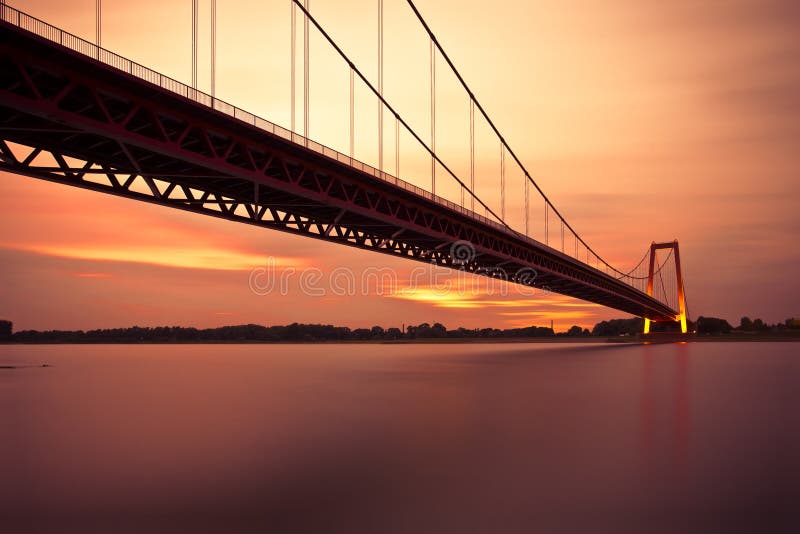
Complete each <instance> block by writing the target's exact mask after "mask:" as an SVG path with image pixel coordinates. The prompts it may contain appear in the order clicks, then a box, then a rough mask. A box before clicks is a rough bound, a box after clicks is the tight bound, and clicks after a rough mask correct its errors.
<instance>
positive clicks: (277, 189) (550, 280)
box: [0, 22, 676, 321]
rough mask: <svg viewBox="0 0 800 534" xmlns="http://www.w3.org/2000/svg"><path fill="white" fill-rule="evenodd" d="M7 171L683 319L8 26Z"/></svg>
mask: <svg viewBox="0 0 800 534" xmlns="http://www.w3.org/2000/svg"><path fill="white" fill-rule="evenodd" d="M20 145H23V146H20ZM0 170H5V171H8V172H13V173H18V174H23V175H27V176H31V177H35V178H40V179H44V180H49V181H53V182H57V183H61V184H65V185H71V186H76V187H81V188H85V189H90V190H93V191H98V192H104V193H109V194H113V195H117V196H121V197H126V198H131V199H136V200H142V201H146V202H151V203H156V204H161V205H164V206H169V207H173V208H179V209H182V210H187V211H192V212H195V213H202V214H205V215H212V216H215V217H220V218H224V219H228V220H232V221H238V222H244V223H248V224H252V225H257V226H262V227H266V228H272V229H276V230H281V231H284V232H290V233H294V234H300V235H305V236H308V237H313V238H315V239H322V240H326V241H331V242H335V243H341V244H345V245H349V246H353V247H358V248H361V249H366V250H373V251H376V252H381V253H383V254H389V255H392V256H399V257H403V258H408V259H413V260H417V261H422V262H426V263H435V264H438V265H442V266H447V267H452V268H459V269H466V270H467V271H471V272H475V273H477V274H482V275H487V276H503V277H506V276H507V277H508V278H509V279H511V280H512V281H517V282H518V283H525V284H527V285H531V286H534V287H539V288H545V289H547V290H548V291H553V292H556V293H562V294H564V295H569V296H572V297H577V298H579V299H583V300H587V301H591V302H595V303H598V304H601V305H604V306H608V307H611V308H616V309H618V310H622V311H625V312H628V313H631V314H633V315H638V316H643V317H647V318H649V319H651V320H655V321H672V320H675V317H676V312H675V311H674V310H671V309H670V308H669V307H667V306H665V305H664V304H662V303H661V302H659V301H657V300H656V299H654V298H652V297H649V296H647V295H646V294H644V293H643V292H641V291H639V290H637V289H635V288H632V287H630V286H628V285H627V284H625V283H623V282H621V281H619V280H616V279H615V278H613V277H611V276H608V275H606V274H605V273H603V272H601V271H599V270H597V269H595V268H593V267H591V266H589V265H586V264H584V263H582V262H580V261H578V260H576V259H574V258H571V257H569V256H567V255H565V254H562V253H561V252H558V251H556V250H554V249H552V248H550V247H547V246H545V245H543V244H541V243H538V242H536V241H533V240H530V239H527V238H525V237H523V236H519V235H517V234H514V233H512V232H510V231H508V230H505V229H503V228H499V227H497V226H495V225H492V224H490V223H488V222H484V221H481V220H478V219H476V218H474V217H471V216H469V215H468V214H466V213H462V212H460V211H459V210H457V209H451V208H450V207H448V206H444V205H442V204H441V203H440V202H437V201H435V200H433V199H431V198H426V196H424V195H423V194H418V192H415V191H413V190H410V188H409V187H408V186H406V185H404V183H402V182H399V181H398V182H397V183H392V182H390V181H387V180H383V179H380V178H376V177H375V176H372V175H371V174H368V173H366V172H363V171H361V170H359V169H357V168H354V167H352V166H351V165H349V164H348V163H347V162H342V161H339V160H338V159H335V158H332V157H328V156H326V155H323V154H320V153H318V152H316V151H314V150H310V149H309V148H306V147H305V146H303V145H302V144H297V143H294V142H291V141H289V140H287V139H284V138H283V137H280V136H278V135H273V134H271V133H269V132H266V131H264V130H262V129H259V128H256V127H254V126H251V125H250V124H247V123H245V122H242V121H239V120H237V119H234V118H232V117H230V116H228V115H226V114H224V113H221V112H219V111H215V110H214V109H212V108H209V107H207V106H203V105H201V104H198V103H196V102H194V101H192V100H190V99H187V98H185V97H183V96H180V95H177V94H174V93H172V92H169V91H166V90H164V89H162V88H160V87H158V86H156V85H153V84H151V83H148V82H146V81H144V80H141V79H139V78H136V77H134V76H131V75H129V74H127V73H125V72H122V71H119V70H117V69H114V68H112V67H109V66H107V65H104V64H103V63H100V62H98V61H96V60H94V59H92V58H90V57H87V56H84V55H81V54H78V53H76V52H73V51H71V50H69V49H66V48H63V47H61V46H59V45H57V44H54V43H51V42H50V41H47V40H45V39H42V38H39V37H37V36H35V35H33V34H30V33H28V32H26V31H24V30H20V29H18V28H16V27H14V26H11V25H8V24H6V23H3V22H0ZM98 222H100V221H98ZM456 241H467V242H469V243H471V244H472V246H473V247H474V249H475V251H476V254H477V255H476V256H475V258H474V259H472V260H471V261H468V262H467V263H461V262H459V261H458V259H457V258H453V257H451V245H452V244H453V243H454V242H456ZM532 270H535V272H536V276H530V275H531V273H532Z"/></svg>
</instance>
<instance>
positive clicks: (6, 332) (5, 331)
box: [0, 319, 14, 341]
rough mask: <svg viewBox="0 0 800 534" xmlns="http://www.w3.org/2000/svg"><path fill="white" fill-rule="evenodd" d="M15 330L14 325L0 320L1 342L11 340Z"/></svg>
mask: <svg viewBox="0 0 800 534" xmlns="http://www.w3.org/2000/svg"><path fill="white" fill-rule="evenodd" d="M13 330H14V323H12V322H11V321H5V320H2V319H0V341H8V340H9V339H11V333H12V332H13Z"/></svg>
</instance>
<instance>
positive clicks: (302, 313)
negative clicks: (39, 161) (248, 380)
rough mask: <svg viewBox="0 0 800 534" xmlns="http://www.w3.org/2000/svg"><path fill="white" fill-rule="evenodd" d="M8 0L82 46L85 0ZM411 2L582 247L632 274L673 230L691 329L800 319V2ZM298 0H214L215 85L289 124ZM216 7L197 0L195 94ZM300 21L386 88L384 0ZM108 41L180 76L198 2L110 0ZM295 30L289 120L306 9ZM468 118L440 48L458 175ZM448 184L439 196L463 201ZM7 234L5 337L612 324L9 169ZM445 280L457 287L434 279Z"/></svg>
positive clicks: (387, 262) (486, 152)
mask: <svg viewBox="0 0 800 534" xmlns="http://www.w3.org/2000/svg"><path fill="white" fill-rule="evenodd" d="M8 3H9V4H10V5H12V6H14V7H16V8H18V9H21V10H22V11H25V12H27V13H29V14H31V15H33V16H36V17H39V18H42V19H44V20H45V21H48V22H50V23H52V24H54V25H56V26H59V27H61V28H63V29H65V30H68V31H70V32H72V33H76V34H78V35H80V36H82V37H84V38H86V39H88V40H94V24H95V19H94V12H95V11H94V5H95V2H94V0H59V1H53V0H51V1H43V0H27V1H16V2H8ZM416 4H417V6H418V7H419V9H420V10H421V12H422V13H423V15H425V17H426V18H427V20H428V22H429V24H430V25H431V27H432V29H433V31H434V32H435V33H436V34H437V36H438V37H439V39H440V41H441V42H442V44H443V45H444V47H445V49H446V50H447V51H448V53H449V54H450V56H451V57H452V59H453V60H454V62H455V64H456V65H457V66H458V67H459V69H460V70H461V72H462V74H463V75H464V77H465V78H466V79H467V81H468V82H469V83H470V85H471V86H472V88H473V90H474V92H475V94H476V96H477V97H478V99H479V100H480V101H481V103H482V104H483V105H484V107H485V108H486V109H487V111H488V112H489V113H490V115H491V116H492V117H493V120H494V121H495V123H496V124H497V125H498V127H499V128H500V130H501V131H502V132H503V135H504V136H505V138H506V140H507V141H508V142H509V144H510V145H511V146H512V147H513V148H514V150H515V151H516V152H517V154H518V155H519V156H520V158H521V159H522V160H523V161H524V163H525V164H526V166H527V167H528V169H530V170H531V171H532V173H533V174H534V179H535V180H536V181H537V182H538V183H539V185H540V186H541V187H542V189H544V191H545V192H546V193H547V194H548V196H549V197H550V198H551V199H552V200H553V202H554V203H555V205H556V206H557V207H558V208H559V209H560V210H561V212H562V213H563V214H564V215H565V216H566V217H567V219H568V220H569V221H570V223H571V224H572V225H573V226H574V227H575V228H576V229H577V230H578V231H579V232H580V233H581V234H582V236H583V237H584V238H585V239H586V241H587V242H589V243H590V244H591V245H592V246H593V247H594V248H595V250H597V251H598V252H600V254H602V255H603V256H604V257H606V258H607V259H608V260H609V261H611V262H612V263H614V264H615V265H617V266H619V267H620V268H622V269H623V270H624V268H626V267H627V268H630V267H632V266H633V265H634V264H635V263H636V262H637V261H638V260H639V259H640V258H641V256H642V254H643V253H644V251H645V249H646V248H647V247H648V246H649V243H650V242H651V241H653V240H656V241H667V240H672V239H675V238H677V239H678V240H679V241H680V245H681V255H682V260H683V269H684V276H685V280H686V291H687V298H688V303H689V311H690V314H691V316H692V318H693V319H694V318H696V317H697V315H701V314H702V315H714V316H721V317H725V318H727V319H729V320H730V321H732V322H735V323H738V320H739V317H741V316H742V315H750V316H751V317H762V318H763V319H764V320H766V321H768V322H775V321H783V320H784V319H786V318H787V317H791V316H800V305H798V301H799V300H800V282H798V274H797V273H798V268H797V265H798V261H799V260H800V247H798V245H797V241H796V238H797V233H798V230H800V202H799V200H800V198H799V196H798V182H799V181H800V180H799V179H800V176H799V175H798V174H799V173H800V150H798V148H799V147H800V120H798V118H800V98H799V97H798V95H800V61H798V58H800V39H797V28H799V27H800V3H799V2H796V1H791V0H708V1H699V0H674V1H670V2H642V1H641V0H536V1H514V0H509V1H507V2H502V3H487V2H484V1H478V0H459V1H455V0H435V1H434V0H419V1H418V2H416ZM289 5H290V2H289V0H276V1H245V0H218V1H217V81H216V95H217V96H218V97H219V98H221V99H224V100H226V101H228V102H230V103H232V104H235V105H237V106H239V107H241V108H244V109H246V110H248V111H251V112H253V113H255V114H258V115H260V116H262V117H264V118H266V119H268V120H271V121H273V122H275V123H277V124H280V125H283V126H286V127H288V126H289V124H290V111H289V110H290V104H289V102H290V87H291V86H290V74H289V72H290V69H289V66H290V53H289V50H290V25H289V21H290V8H289ZM209 6H210V4H209V1H208V0H201V2H200V9H201V17H200V33H201V35H200V62H199V80H200V81H199V88H200V89H202V90H206V91H208V89H209V59H208V58H209V52H208V50H209V38H208V34H209V31H208V22H209V17H208V13H209V9H210V8H209ZM384 6H385V7H384V12H385V30H384V31H385V44H384V47H385V52H384V61H385V63H384V72H385V75H384V76H385V78H384V79H385V82H384V88H385V95H386V97H387V99H388V100H389V101H390V102H392V103H393V104H395V105H396V107H397V108H398V110H399V111H400V113H401V114H402V115H403V116H404V117H405V118H406V119H407V120H408V122H409V123H410V124H411V125H412V126H413V127H414V128H415V129H416V130H418V131H419V133H420V134H421V135H422V136H423V138H425V139H428V138H429V135H430V133H429V132H430V130H429V129H430V124H429V117H430V108H429V105H430V104H429V94H430V88H429V81H428V75H429V74H428V73H429V59H428V41H427V38H426V36H425V35H424V34H423V31H422V29H421V28H420V27H419V26H418V24H417V23H416V22H415V19H414V18H413V14H412V13H411V11H410V9H409V8H408V6H407V5H406V3H405V1H403V0H384ZM311 11H312V13H314V14H315V16H316V17H317V18H318V20H319V21H320V22H321V24H322V25H323V26H324V27H325V28H326V29H327V30H328V32H329V33H330V34H331V35H332V36H333V37H334V39H336V40H337V41H338V42H339V44H340V45H341V46H342V48H343V49H344V50H345V51H346V52H347V53H348V54H350V55H351V56H352V58H353V59H354V61H355V63H356V64H357V65H358V66H359V67H360V68H361V69H362V70H363V71H364V72H365V74H366V75H367V76H368V77H370V79H371V80H373V81H374V80H376V78H377V50H376V42H377V0H336V1H333V0H312V2H311ZM102 42H103V46H104V47H105V48H108V49H110V50H112V51H114V52H116V53H118V54H120V55H123V56H126V57H128V58H130V59H133V60H135V61H138V62H140V63H142V64H144V65H146V66H148V67H150V68H152V69H154V70H157V71H160V72H162V73H164V74H166V75H169V76H172V77H174V78H177V79H179V80H182V81H185V82H187V83H188V82H189V81H190V73H191V1H190V0H180V1H175V0H158V1H155V0H139V1H137V2H130V1H127V0H104V1H103V34H102ZM297 43H298V70H297V73H298V80H299V83H298V86H297V88H296V89H297V102H298V114H297V124H298V125H299V128H300V129H302V124H303V117H302V90H303V87H302V73H303V69H302V65H301V64H300V63H299V60H300V59H301V58H302V48H301V47H302V26H301V24H300V17H299V15H298V40H297ZM310 43H311V53H310V56H311V61H310V63H311V77H310V91H311V94H310V99H311V105H310V112H309V121H310V131H309V135H310V137H311V138H312V139H315V140H317V141H320V142H322V143H324V144H327V145H329V146H332V147H333V148H336V149H338V150H341V151H342V152H348V147H349V130H348V128H349V111H348V109H349V108H348V105H349V77H348V76H349V75H348V71H347V70H346V68H344V66H343V64H342V63H341V61H338V60H336V58H335V57H334V55H333V53H332V52H331V51H330V49H329V48H328V47H327V45H325V44H324V43H323V41H322V39H321V38H320V37H319V35H317V34H316V32H315V31H313V30H312V32H311V39H310ZM468 109H469V108H468V99H467V97H466V96H465V95H464V93H463V92H462V91H460V90H459V88H458V86H457V84H456V82H455V79H454V77H453V76H452V75H451V74H450V73H449V72H448V71H447V70H446V67H445V65H444V62H443V61H439V62H438V64H437V123H436V131H437V149H439V150H440V152H441V155H442V158H443V159H444V160H445V161H446V162H448V163H449V164H451V165H452V166H453V168H454V169H455V170H456V172H458V173H459V174H460V175H462V176H464V177H466V176H468V174H467V173H468V169H469V158H468V157H469V147H468V135H469V134H468V124H469V123H468ZM356 114H357V120H356V157H358V158H359V159H361V160H362V161H365V162H367V163H370V164H373V165H375V164H377V159H378V157H377V137H378V136H377V105H376V103H375V100H374V99H372V98H370V97H369V96H368V94H367V92H366V90H365V89H364V88H363V87H357V89H356ZM385 117H386V119H385V120H386V125H385V135H384V138H385V141H384V143H385V155H384V158H385V161H386V165H385V167H386V170H387V171H389V172H394V160H395V156H394V137H393V136H394V123H393V122H392V121H390V120H389V115H388V114H387V115H385ZM301 133H302V130H301ZM476 139H477V147H476V157H477V170H476V173H477V181H478V184H479V185H478V187H477V188H476V189H477V193H478V195H479V196H481V197H482V198H484V199H486V200H487V201H488V202H489V204H490V205H491V206H492V207H498V203H499V192H498V174H499V170H498V166H499V153H500V152H499V145H498V144H497V141H496V140H494V139H492V138H491V136H490V135H489V134H488V130H487V128H486V126H485V125H484V124H483V123H479V124H478V126H477V127H476ZM401 147H402V148H401V173H400V174H401V177H402V178H403V179H405V180H407V181H410V182H413V183H416V184H418V185H420V186H423V187H425V188H427V189H429V188H430V176H429V170H428V169H429V161H428V160H427V159H425V158H424V157H422V156H421V155H420V153H419V152H418V151H414V150H412V147H411V142H410V141H409V140H408V139H406V138H401ZM509 169H510V168H509ZM507 172H508V174H507V179H508V186H509V193H508V197H509V203H508V208H507V209H508V212H509V214H510V216H509V219H510V222H511V223H512V225H514V226H515V227H517V228H519V227H520V225H521V221H522V216H521V214H520V209H521V206H522V181H521V176H520V175H519V173H518V171H516V170H515V169H510V170H508V171H507ZM439 176H440V177H439V178H437V192H439V193H442V194H444V195H446V196H449V197H450V198H452V199H457V198H458V197H457V190H456V189H455V188H453V187H452V185H450V184H449V182H448V180H447V179H446V178H445V177H444V176H443V174H440V175H439ZM531 198H532V206H533V207H532V211H531V214H532V229H533V231H532V236H533V237H534V238H537V239H540V238H541V230H542V224H541V214H542V208H541V202H540V201H536V202H534V201H533V198H534V197H533V196H532V197H531ZM0 230H2V231H1V232H0V265H2V276H3V283H2V285H0V318H7V319H9V320H12V321H14V325H15V329H16V330H19V329H28V328H35V329H78V328H80V329H88V328H97V327H114V326H129V325H134V324H137V325H143V326H144V325H150V326H154V325H183V326H199V327H208V326H219V325H223V324H241V323H259V324H287V323H291V322H295V321H296V322H306V323H310V322H321V323H333V324H339V325H346V326H351V327H369V326H372V325H376V324H377V325H381V326H384V327H390V326H397V327H399V326H400V325H401V324H403V323H405V324H406V325H408V324H418V323H421V322H423V321H427V322H434V321H438V322H441V323H443V324H445V325H446V326H447V327H448V328H455V327H458V326H465V327H477V326H495V327H512V326H527V325H531V324H536V325H549V322H550V320H551V319H552V320H553V321H554V323H555V325H556V329H557V330H559V329H566V328H568V327H569V326H570V325H572V324H578V325H581V326H587V327H590V328H591V325H593V324H594V323H596V322H598V321H599V320H602V319H608V318H612V317H623V316H625V314H623V313H621V312H617V311H614V310H609V309H605V308H602V307H599V306H596V305H593V304H589V303H584V302H581V301H577V300H574V299H570V298H566V297H562V296H559V295H546V294H541V293H534V294H521V293H520V292H519V291H517V290H515V289H514V288H502V287H499V286H497V285H495V286H494V287H493V288H491V291H486V287H485V285H481V284H483V283H480V284H479V286H480V287H481V288H483V290H479V291H473V290H472V287H473V285H474V284H475V283H476V282H474V281H473V280H472V279H471V278H463V279H461V280H460V281H459V280H458V279H454V278H453V276H452V275H450V274H446V275H443V274H442V273H439V272H434V271H433V270H432V269H430V268H428V267H426V266H424V265H422V264H419V263H416V262H411V261H405V260H399V259H395V258H391V257H387V256H384V255H380V254H375V253H369V252H364V251H359V250H356V249H352V248H349V247H342V246H338V245H333V244H328V243H324V242H320V241H317V240H312V239H307V238H302V237H296V236H291V235H288V234H282V233H279V232H274V231H269V230H264V229H259V228H255V227H250V226H247V225H242V224H236V223H231V222H226V221H222V220H216V219H213V218H209V217H203V216H199V215H195V214H190V213H183V212H180V211H177V210H171V209H168V208H163V207H158V206H152V205H148V204H144V203H137V202H134V201H130V200H125V199H121V198H116V197H112V196H107V195H101V194H98V193H93V192H90V191H84V190H79V189H73V188H69V187H66V186H62V185H57V184H51V183H47V182H43V181H38V180H35V179H31V178H26V177H22V176H17V175H11V174H5V173H0ZM268 258H274V263H275V268H276V270H277V273H276V277H278V278H280V276H281V273H284V275H285V276H288V283H287V284H286V288H285V291H281V290H280V288H276V290H274V291H272V292H269V294H259V293H263V292H254V291H252V290H251V287H250V285H251V284H249V281H250V279H251V273H252V272H253V270H254V269H258V268H263V267H264V266H265V265H267V261H268ZM342 267H347V268H349V269H352V271H353V273H354V275H355V277H356V279H358V280H361V279H362V278H364V277H365V276H364V274H365V272H371V271H370V269H374V268H381V269H387V270H388V269H391V270H393V271H394V272H395V273H396V277H397V281H398V285H397V287H386V282H385V280H384V282H383V283H380V282H379V283H372V282H374V278H373V279H370V284H368V286H369V287H367V289H368V291H361V288H358V291H356V293H357V294H356V295H354V296H342V295H337V294H335V292H331V291H330V287H329V285H328V281H329V280H330V278H331V274H332V273H334V270H335V269H337V268H342ZM421 267H422V271H421V272H422V274H420V268H421ZM304 268H313V269H318V271H315V272H317V273H319V274H320V276H321V280H320V281H319V282H315V288H314V293H322V294H320V295H317V294H305V293H309V292H308V291H306V292H304V291H302V288H301V283H300V281H299V279H298V275H297V274H296V273H299V272H300V271H301V270H302V269H304ZM292 269H293V270H294V271H293V272H294V273H295V275H292V276H289V275H288V273H289V272H291V270H292ZM366 278H368V279H369V276H367V277H366ZM411 279H415V280H416V281H417V282H418V283H417V286H416V288H414V289H410V288H409V287H408V286H409V284H410V280H411ZM437 280H438V281H439V282H440V283H443V282H442V281H443V280H450V283H451V284H455V285H456V286H458V287H460V288H461V289H462V290H461V291H444V290H442V289H441V288H440V287H439V285H440V284H438V285H437V284H436V283H435V282H436V281H437ZM359 284H360V282H359ZM465 286H469V288H470V289H469V290H464V287H465Z"/></svg>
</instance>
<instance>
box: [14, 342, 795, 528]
mask: <svg viewBox="0 0 800 534" xmlns="http://www.w3.org/2000/svg"><path fill="white" fill-rule="evenodd" d="M756 349H757V350H756ZM41 363H50V364H53V365H54V367H51V368H45V369H42V368H38V367H36V365H39V364H41ZM0 365H12V366H18V367H19V368H17V369H13V370H3V371H2V372H0V402H1V403H2V406H3V407H4V412H5V413H4V417H3V418H2V421H1V422H0V425H2V426H0V430H2V435H3V439H2V440H0V457H2V458H5V459H10V461H7V462H6V465H5V466H4V476H3V479H2V484H0V514H2V516H3V517H6V518H10V519H9V520H11V521H12V522H13V524H14V525H20V527H19V528H20V529H22V530H25V529H29V530H33V531H37V530H38V531H52V532H70V531H75V532H87V531H97V532H108V531H114V532H118V531H124V530H125V529H128V531H131V532H141V531H148V532H153V531H164V532H175V531H184V530H185V531H192V532H204V531H210V532H219V531H225V532H229V531H265V530H266V531H289V532H300V531H312V532H316V531H325V532H330V531H341V532H358V531H361V532H364V531H366V532H530V531H532V530H542V531H545V532H578V531H580V532H583V531H591V532H598V531H600V532H603V531H609V532H611V531H613V532H625V531H631V532H640V531H647V532H654V531H665V532H689V531H696V532H708V531H719V530H723V531H726V532H732V531H747V530H752V531H759V532H760V531H780V529H781V528H783V526H784V525H789V524H790V521H789V520H790V519H791V517H792V516H790V515H789V510H790V507H789V503H790V502H794V499H796V497H798V496H800V491H798V484H797V480H798V478H797V477H796V476H794V474H795V473H798V472H800V471H797V468H798V455H797V452H796V451H797V450H798V448H797V446H798V445H800V443H798V435H800V428H799V427H800V424H798V419H797V417H796V413H795V409H796V406H798V405H800V404H799V403H800V390H799V388H797V387H796V384H797V383H798V379H800V367H798V359H797V358H796V357H795V355H794V350H793V344H772V343H769V344H727V345H724V344H688V345H686V344H683V345H681V344H670V345H649V346H642V345H611V344H603V345H502V346H492V345H451V346H424V345H414V346H397V345H385V346H382V345H326V346H293V345H269V346H228V345H226V346H154V347H153V346H126V347H120V346H111V347H103V346H85V347H76V346H74V347H8V350H7V351H6V352H5V353H4V354H2V355H1V356H0ZM22 365H28V367H22ZM753 529H754V530H753ZM12 531H13V530H12Z"/></svg>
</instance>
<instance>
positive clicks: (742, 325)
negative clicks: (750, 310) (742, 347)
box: [739, 316, 753, 331]
mask: <svg viewBox="0 0 800 534" xmlns="http://www.w3.org/2000/svg"><path fill="white" fill-rule="evenodd" d="M752 329H753V321H752V320H751V319H750V317H747V316H745V317H742V318H741V319H740V320H739V330H744V331H749V330H752Z"/></svg>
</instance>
